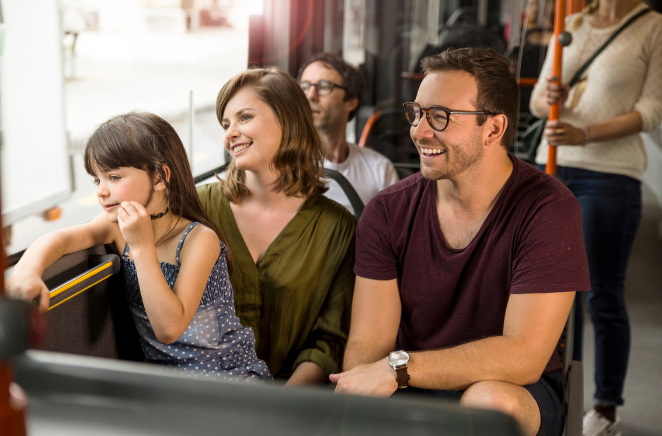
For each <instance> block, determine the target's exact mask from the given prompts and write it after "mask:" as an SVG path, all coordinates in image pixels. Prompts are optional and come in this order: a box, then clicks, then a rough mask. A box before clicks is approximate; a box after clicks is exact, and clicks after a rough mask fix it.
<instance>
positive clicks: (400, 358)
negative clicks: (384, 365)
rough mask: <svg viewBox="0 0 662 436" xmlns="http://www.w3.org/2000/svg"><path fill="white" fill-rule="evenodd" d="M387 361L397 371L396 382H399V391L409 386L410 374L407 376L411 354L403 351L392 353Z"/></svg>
mask: <svg viewBox="0 0 662 436" xmlns="http://www.w3.org/2000/svg"><path fill="white" fill-rule="evenodd" d="M386 361H387V362H388V364H389V365H391V368H393V369H394V370H395V380H396V381H397V382H398V389H403V388H406V387H407V386H409V374H407V364H408V363H409V354H408V353H407V352H406V351H403V350H400V351H392V352H391V354H389V355H388V358H387V359H386Z"/></svg>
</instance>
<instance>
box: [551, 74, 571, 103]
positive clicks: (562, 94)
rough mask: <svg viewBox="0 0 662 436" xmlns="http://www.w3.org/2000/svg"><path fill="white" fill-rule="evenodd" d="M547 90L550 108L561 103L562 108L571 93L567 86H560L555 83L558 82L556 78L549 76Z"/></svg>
mask: <svg viewBox="0 0 662 436" xmlns="http://www.w3.org/2000/svg"><path fill="white" fill-rule="evenodd" d="M545 80H547V90H546V93H545V97H546V99H547V104H548V105H549V106H551V105H553V104H556V103H558V102H561V106H563V103H565V101H566V100H567V98H568V92H569V91H570V90H569V89H568V87H567V86H566V85H558V84H557V83H556V82H555V81H556V80H558V79H557V78H556V77H555V76H547V77H546V78H545Z"/></svg>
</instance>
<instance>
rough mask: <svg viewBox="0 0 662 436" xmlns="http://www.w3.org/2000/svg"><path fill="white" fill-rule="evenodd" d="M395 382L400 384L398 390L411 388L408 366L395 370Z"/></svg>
mask: <svg viewBox="0 0 662 436" xmlns="http://www.w3.org/2000/svg"><path fill="white" fill-rule="evenodd" d="M395 381H397V382H398V389H403V388H406V387H407V386H409V374H407V365H402V366H398V367H396V368H395Z"/></svg>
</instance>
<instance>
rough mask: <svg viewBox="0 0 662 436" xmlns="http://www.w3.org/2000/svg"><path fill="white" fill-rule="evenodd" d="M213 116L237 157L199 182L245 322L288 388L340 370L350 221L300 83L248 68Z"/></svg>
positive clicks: (227, 88) (350, 282)
mask: <svg viewBox="0 0 662 436" xmlns="http://www.w3.org/2000/svg"><path fill="white" fill-rule="evenodd" d="M216 114H217V116H218V119H219V121H220V123H221V126H222V127H223V129H224V130H225V136H224V141H223V142H224V146H225V148H226V149H227V150H228V151H229V152H230V153H231V155H232V157H233V159H232V163H231V164H230V168H229V171H228V175H227V177H226V179H225V180H222V179H219V183H215V184H209V185H204V186H201V187H199V188H198V194H199V195H200V198H201V199H202V203H203V205H204V207H205V209H206V210H207V212H208V213H209V215H210V216H211V217H212V219H213V220H214V222H215V224H216V225H217V226H218V227H219V228H220V229H221V232H222V233H223V235H224V236H225V237H226V238H227V240H228V245H229V246H230V250H231V251H232V256H233V259H234V265H235V267H234V272H233V273H232V276H231V278H230V279H231V282H232V286H233V288H234V295H235V301H234V303H235V307H236V309H237V314H238V315H239V318H240V319H241V322H242V324H243V325H245V326H250V327H252V328H253V330H254V331H255V336H256V338H257V345H256V348H257V354H258V356H259V357H260V358H261V359H263V360H264V361H265V362H266V363H267V366H268V367H269V369H270V370H271V372H272V374H274V376H275V377H281V378H289V380H288V382H287V384H292V385H295V384H311V383H322V382H324V381H327V380H328V375H329V374H332V373H336V372H339V371H340V367H341V360H342V355H343V352H344V349H345V344H346V341H347V334H348V332H349V319H350V307H351V302H352V293H353V290H354V273H353V267H354V230H355V227H356V221H355V219H354V217H353V216H352V215H351V214H350V213H349V212H348V211H347V210H346V209H345V208H344V207H342V206H340V205H339V204H337V203H335V202H334V201H332V200H329V199H328V198H326V197H324V196H323V195H322V194H323V193H324V192H325V191H326V187H325V185H324V183H323V182H322V181H321V180H320V177H321V175H322V162H323V148H322V147H323V146H322V143H321V141H320V139H319V137H318V135H317V132H316V130H315V127H314V125H313V120H312V113H311V109H310V105H309V103H308V101H307V99H306V97H305V95H304V94H303V91H301V88H299V86H298V84H297V83H296V81H295V80H294V79H293V78H292V77H291V76H289V75H288V74H287V73H284V72H282V71H280V70H278V69H276V68H268V69H251V70H248V71H246V72H243V73H241V74H238V75H237V76H235V77H234V78H232V79H231V80H230V81H229V82H228V83H226V84H225V85H224V86H223V88H222V89H221V91H220V93H219V95H218V99H217V102H216Z"/></svg>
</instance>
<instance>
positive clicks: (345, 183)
mask: <svg viewBox="0 0 662 436" xmlns="http://www.w3.org/2000/svg"><path fill="white" fill-rule="evenodd" d="M324 175H325V176H326V177H328V178H330V179H333V180H335V181H336V182H338V184H339V185H340V187H341V188H342V190H343V192H344V193H345V195H346V196H347V198H349V203H350V204H351V205H352V209H354V216H355V217H356V221H358V220H359V218H361V214H362V213H363V209H364V207H365V206H364V205H363V201H361V197H359V194H357V192H356V190H355V189H354V187H353V186H352V184H351V183H349V180H347V178H345V176H343V175H342V174H340V173H339V172H338V171H336V170H332V169H330V168H324Z"/></svg>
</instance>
